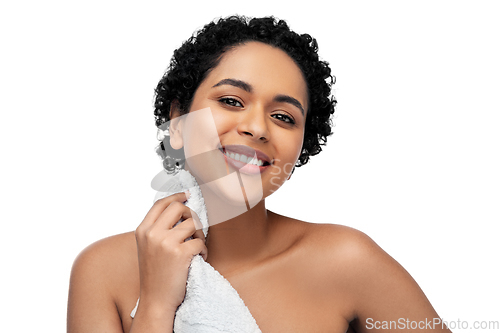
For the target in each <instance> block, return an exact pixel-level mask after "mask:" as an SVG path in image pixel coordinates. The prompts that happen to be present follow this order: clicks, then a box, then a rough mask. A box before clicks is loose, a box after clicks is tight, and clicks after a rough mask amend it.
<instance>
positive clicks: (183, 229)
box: [169, 218, 205, 243]
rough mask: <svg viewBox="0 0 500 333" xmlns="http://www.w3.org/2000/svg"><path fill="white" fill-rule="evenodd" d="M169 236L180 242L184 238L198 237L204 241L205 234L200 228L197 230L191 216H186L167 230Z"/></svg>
mask: <svg viewBox="0 0 500 333" xmlns="http://www.w3.org/2000/svg"><path fill="white" fill-rule="evenodd" d="M169 234H170V235H169V237H174V238H175V242H177V243H182V242H184V240H185V239H186V238H189V237H193V238H198V239H201V240H202V241H203V243H205V235H204V234H203V231H202V230H199V229H198V230H197V228H196V224H195V222H194V220H193V218H188V219H186V220H184V221H182V222H181V223H179V224H178V225H176V226H175V227H174V228H172V229H171V230H170V231H169Z"/></svg>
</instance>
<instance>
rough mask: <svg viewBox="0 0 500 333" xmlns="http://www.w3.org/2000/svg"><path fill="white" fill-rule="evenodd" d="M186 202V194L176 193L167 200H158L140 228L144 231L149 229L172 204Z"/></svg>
mask: <svg viewBox="0 0 500 333" xmlns="http://www.w3.org/2000/svg"><path fill="white" fill-rule="evenodd" d="M186 200H187V196H186V193H185V192H181V193H176V194H173V195H170V196H168V197H166V198H163V199H160V200H157V201H156V202H155V203H154V204H153V207H151V209H150V210H149V212H148V213H147V214H146V216H145V217H144V220H143V221H142V222H141V224H140V225H139V227H142V228H144V229H147V228H149V227H150V226H151V225H152V224H153V223H154V222H155V221H156V220H157V219H158V217H159V216H160V215H161V213H162V212H163V211H164V210H165V209H166V208H167V207H168V206H169V205H170V204H171V203H172V202H185V201H186Z"/></svg>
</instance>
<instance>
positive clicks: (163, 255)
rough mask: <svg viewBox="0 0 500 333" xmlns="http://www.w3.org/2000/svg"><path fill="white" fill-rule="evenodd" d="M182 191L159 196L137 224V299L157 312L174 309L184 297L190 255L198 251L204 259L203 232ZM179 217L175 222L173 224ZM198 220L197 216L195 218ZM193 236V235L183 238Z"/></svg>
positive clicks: (205, 256)
mask: <svg viewBox="0 0 500 333" xmlns="http://www.w3.org/2000/svg"><path fill="white" fill-rule="evenodd" d="M186 200H187V196H186V194H185V193H177V194H174V195H171V196H169V197H166V198H164V199H161V200H158V201H157V202H156V203H155V204H154V205H153V207H152V208H151V209H150V211H149V212H148V214H147V215H146V217H145V218H144V221H142V223H141V224H140V225H139V227H137V229H136V232H135V237H136V241H137V252H138V255H139V272H140V298H141V300H140V303H139V307H141V305H143V306H146V307H150V309H155V312H156V313H158V312H157V311H160V312H159V313H165V312H167V313H175V310H176V309H177V306H179V305H180V304H181V303H182V301H183V300H184V296H185V294H186V281H187V275H188V268H189V265H190V263H191V259H192V258H193V256H194V255H196V254H201V255H202V256H203V258H204V259H205V260H206V258H207V247H206V246H205V235H204V234H203V232H202V230H201V229H198V230H196V224H195V223H197V224H198V226H199V227H201V225H200V224H199V222H195V220H194V219H193V217H192V216H191V210H190V209H189V208H188V207H186V206H185V205H184V204H183V203H184V202H185V201H186ZM180 219H182V220H183V221H182V222H181V223H179V224H178V225H177V226H175V227H174V225H175V224H176V223H177V222H178V221H179V220H180ZM198 221H199V220H198ZM190 236H193V239H190V240H187V241H184V240H185V239H186V238H189V237H190Z"/></svg>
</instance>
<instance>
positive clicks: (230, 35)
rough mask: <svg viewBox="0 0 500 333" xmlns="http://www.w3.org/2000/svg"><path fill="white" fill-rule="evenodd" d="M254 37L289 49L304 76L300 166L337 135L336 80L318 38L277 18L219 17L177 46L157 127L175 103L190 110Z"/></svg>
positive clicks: (161, 93) (159, 100)
mask: <svg viewBox="0 0 500 333" xmlns="http://www.w3.org/2000/svg"><path fill="white" fill-rule="evenodd" d="M249 41H258V42H262V43H265V44H268V45H271V46H274V47H277V48H280V49H281V50H283V51H285V52H286V53H287V54H288V55H289V56H290V57H291V58H292V59H293V60H294V61H295V63H296V64H297V65H298V66H299V68H300V69H301V70H302V73H303V75H304V77H305V81H306V83H307V88H308V96H309V104H308V105H309V111H308V112H307V116H306V124H305V132H304V142H303V145H302V151H301V154H300V156H299V159H298V161H297V164H296V166H297V167H300V166H302V165H304V164H306V163H307V162H308V161H309V157H310V156H312V155H316V154H318V153H319V152H321V150H322V149H321V146H322V145H325V144H326V141H327V136H329V135H331V134H332V120H331V116H332V115H333V113H334V112H335V105H336V103H337V101H336V100H335V97H334V96H332V95H331V86H332V84H333V83H335V79H334V77H333V76H332V75H331V70H330V67H329V66H328V63H327V62H325V61H322V60H319V57H318V44H317V42H316V40H315V39H314V38H312V37H311V36H310V35H308V34H302V35H299V34H297V33H295V32H293V31H291V30H290V28H289V27H288V25H287V23H286V22H285V21H283V20H278V19H276V18H274V17H272V16H271V17H263V18H252V19H249V18H246V17H244V16H230V17H227V18H221V19H218V20H216V21H213V22H211V23H209V24H207V25H205V26H204V27H203V28H202V29H201V30H199V31H198V32H196V33H195V34H194V35H193V36H192V37H190V38H189V39H188V40H187V41H186V42H184V43H183V44H182V46H181V47H180V48H178V49H177V50H175V51H174V55H173V57H172V59H171V61H170V65H169V67H168V69H167V71H166V73H165V74H164V75H163V77H162V78H161V80H160V82H159V83H158V85H157V87H156V89H155V104H154V106H155V110H154V114H155V120H156V126H158V127H160V126H161V125H162V124H164V123H166V122H168V121H169V120H170V106H171V103H172V102H173V101H177V102H178V103H179V110H180V112H181V114H186V113H188V112H189V109H190V107H191V102H192V100H193V97H194V94H195V92H196V89H198V87H199V85H200V84H201V82H202V81H203V80H204V79H205V78H206V77H207V75H208V73H209V72H210V71H211V70H212V69H213V68H215V67H216V66H217V65H218V63H219V62H220V60H221V58H222V55H223V54H224V52H226V51H228V50H230V49H232V48H234V47H235V46H238V45H242V44H244V43H245V42H249ZM161 146H162V147H161V149H162V150H163V149H164V147H163V145H161ZM160 155H163V154H161V153H160ZM162 157H164V156H162Z"/></svg>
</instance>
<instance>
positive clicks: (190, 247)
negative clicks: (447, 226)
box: [181, 238, 208, 260]
mask: <svg viewBox="0 0 500 333" xmlns="http://www.w3.org/2000/svg"><path fill="white" fill-rule="evenodd" d="M181 246H182V247H185V248H186V249H187V251H188V252H189V253H190V254H191V255H193V256H195V255H197V254H200V255H201V256H202V257H203V259H205V260H207V257H208V250H207V247H206V245H205V242H203V241H202V240H201V239H200V238H193V239H190V240H188V241H186V242H184V243H183V244H181Z"/></svg>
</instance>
